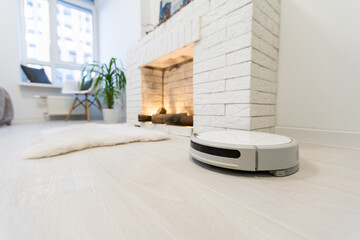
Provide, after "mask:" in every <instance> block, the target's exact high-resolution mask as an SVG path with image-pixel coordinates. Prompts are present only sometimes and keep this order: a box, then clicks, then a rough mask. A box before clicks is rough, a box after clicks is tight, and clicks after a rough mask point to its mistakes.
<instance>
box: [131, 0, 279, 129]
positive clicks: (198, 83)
mask: <svg viewBox="0 0 360 240" xmlns="http://www.w3.org/2000/svg"><path fill="white" fill-rule="evenodd" d="M279 26H280V0H194V1H193V2H191V3H190V4H189V5H187V6H186V7H184V8H183V9H182V10H181V11H180V12H178V13H177V14H176V15H174V16H173V17H171V18H170V19H169V20H168V21H167V22H165V23H163V24H162V25H160V26H159V27H157V28H156V29H155V30H154V31H153V32H151V33H149V34H148V35H147V36H145V37H144V38H143V39H142V40H141V41H140V42H139V43H138V44H137V45H136V46H135V47H134V48H133V49H132V50H130V51H129V53H128V63H127V79H128V85H127V121H128V123H131V124H139V123H138V114H140V113H145V112H147V113H148V114H149V113H150V114H151V112H153V111H155V109H156V107H157V106H158V105H156V106H155V105H151V104H148V105H147V103H148V102H150V101H151V100H150V99H152V97H148V99H149V101H144V100H145V99H144V98H145V94H147V91H151V88H146V90H144V89H145V87H146V84H147V83H146V82H144V75H146V74H155V75H157V74H158V75H159V73H155V72H152V71H157V69H147V70H144V68H142V67H143V66H148V65H149V63H152V62H156V61H157V60H159V59H161V57H163V56H167V55H168V54H169V53H171V52H174V51H175V52H176V51H179V49H181V48H183V47H184V46H189V45H191V46H193V63H191V65H192V66H191V67H189V66H187V73H186V74H187V78H186V79H190V78H191V80H192V81H193V82H192V86H189V82H188V80H186V79H185V78H184V79H178V80H179V81H183V83H184V84H185V82H186V84H187V85H186V86H187V88H185V85H184V86H180V85H181V84H180V85H179V84H177V83H176V81H177V79H176V80H174V83H173V85H172V86H175V88H174V89H173V91H171V92H176V93H177V94H180V95H184V94H188V95H189V93H193V96H192V100H193V105H192V106H190V103H191V102H190V100H189V99H190V97H188V99H186V100H187V103H185V101H184V102H181V103H179V104H178V105H181V106H184V107H185V108H188V109H192V110H193V114H194V131H195V132H200V131H205V130H213V129H243V130H257V131H267V132H273V131H274V126H275V124H276V111H275V109H276V108H275V107H276V106H275V105H276V89H277V83H276V82H277V62H278V49H279ZM191 71H192V73H193V75H192V76H190V75H189V73H191ZM184 74H185V73H184ZM160 76H161V75H159V77H160ZM169 76H171V73H170V72H168V73H167V75H166V77H169ZM163 77H164V76H163ZM153 79H154V84H152V86H155V85H156V81H158V82H160V81H159V80H157V79H156V78H153ZM190 85H191V84H190ZM168 86H170V85H168ZM163 87H164V86H162V88H163ZM176 87H179V89H176ZM180 88H182V89H187V90H186V91H187V92H186V93H181V92H179V91H180ZM156 91H157V90H154V92H152V93H151V94H155V95H156V94H160V92H159V91H158V92H157V93H156ZM161 94H163V95H164V93H161ZM146 96H148V95H146ZM162 97H165V98H166V97H169V96H162ZM172 99H177V98H176V96H174V97H172ZM153 100H155V101H157V102H158V103H161V101H160V98H159V97H154V98H153ZM186 104H188V106H186ZM168 108H174V107H173V106H168ZM144 109H146V110H144ZM174 111H175V110H174Z"/></svg>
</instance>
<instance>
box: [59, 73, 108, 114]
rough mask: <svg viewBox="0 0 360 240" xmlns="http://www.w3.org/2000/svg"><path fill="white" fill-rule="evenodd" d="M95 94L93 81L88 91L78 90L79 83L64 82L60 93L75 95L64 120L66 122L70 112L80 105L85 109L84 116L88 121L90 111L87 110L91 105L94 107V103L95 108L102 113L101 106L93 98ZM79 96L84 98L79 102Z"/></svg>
mask: <svg viewBox="0 0 360 240" xmlns="http://www.w3.org/2000/svg"><path fill="white" fill-rule="evenodd" d="M95 92H96V89H95V81H93V83H92V84H91V86H90V87H89V89H87V90H80V82H79V81H74V80H65V82H64V83H63V87H62V90H61V93H63V94H72V95H76V98H75V100H74V102H73V104H72V106H71V108H70V111H69V113H68V115H67V116H66V119H65V120H66V121H68V120H69V118H70V116H71V113H72V111H73V110H74V109H75V108H77V107H78V106H80V105H82V106H83V107H85V114H86V118H87V120H88V121H90V109H89V108H90V106H91V105H94V106H96V104H95V102H96V103H97V106H96V107H97V108H98V109H99V110H100V111H101V112H102V107H101V104H100V102H99V100H98V99H97V98H96V97H95ZM80 95H83V96H85V99H83V100H80V99H79V96H80ZM89 96H92V97H93V100H92V101H90V100H89ZM76 103H77V104H76Z"/></svg>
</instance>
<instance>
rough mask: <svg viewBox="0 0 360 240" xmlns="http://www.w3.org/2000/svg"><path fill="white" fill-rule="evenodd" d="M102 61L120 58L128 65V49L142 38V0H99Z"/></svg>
mask: <svg viewBox="0 0 360 240" xmlns="http://www.w3.org/2000/svg"><path fill="white" fill-rule="evenodd" d="M96 4H97V6H96V7H97V11H98V29H99V50H100V51H99V52H100V62H102V63H104V62H105V63H107V62H108V61H109V60H110V58H111V57H116V58H119V59H120V60H121V61H122V62H123V64H124V67H126V55H127V52H128V49H129V48H130V47H132V46H134V45H135V44H136V43H137V42H138V41H139V40H140V38H141V23H140V21H141V17H140V0H132V1H126V0H97V1H96ZM119 108H120V109H121V112H120V119H121V121H125V120H126V103H125V97H124V98H123V99H122V101H120V103H119Z"/></svg>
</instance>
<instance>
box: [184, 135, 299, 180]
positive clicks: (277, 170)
mask: <svg viewBox="0 0 360 240" xmlns="http://www.w3.org/2000/svg"><path fill="white" fill-rule="evenodd" d="M190 156H191V157H192V158H193V159H195V160H198V161H200V162H203V163H207V164H210V165H214V166H217V167H222V168H229V169H235V170H244V171H252V172H255V171H269V172H270V173H271V174H273V175H274V176H277V177H283V176H288V175H291V174H294V173H296V172H297V171H298V170H299V144H298V143H297V142H296V141H295V140H294V139H291V138H288V137H285V136H280V135H276V134H270V133H261V132H250V131H240V130H225V131H212V132H203V133H194V134H193V135H192V137H191V147H190Z"/></svg>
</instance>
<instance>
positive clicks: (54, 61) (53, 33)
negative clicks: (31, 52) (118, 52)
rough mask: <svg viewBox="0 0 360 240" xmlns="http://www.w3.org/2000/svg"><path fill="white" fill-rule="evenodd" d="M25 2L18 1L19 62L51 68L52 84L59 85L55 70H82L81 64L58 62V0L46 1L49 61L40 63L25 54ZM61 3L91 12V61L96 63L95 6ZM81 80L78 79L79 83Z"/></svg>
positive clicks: (78, 1) (77, 0)
mask: <svg viewBox="0 0 360 240" xmlns="http://www.w3.org/2000/svg"><path fill="white" fill-rule="evenodd" d="M25 1H27V0H18V2H19V10H20V11H19V12H20V14H19V22H20V34H19V42H20V62H21V64H23V65H28V64H35V65H42V66H49V67H51V75H52V76H51V78H52V83H53V84H55V85H61V84H59V83H58V82H57V77H56V69H57V68H66V69H71V70H82V66H83V64H79V63H70V62H64V61H61V60H60V56H59V54H58V52H59V47H58V35H57V7H56V4H57V1H58V0H48V1H49V21H50V23H49V26H50V29H49V31H50V61H49V62H46V61H40V60H36V59H29V58H27V52H26V32H25V31H26V30H25V18H24V16H25V7H24V4H25ZM61 1H63V2H66V3H69V4H72V5H75V6H78V7H80V8H84V9H87V10H89V11H91V12H92V19H93V21H92V30H93V61H98V59H99V44H98V25H97V23H98V19H97V13H96V5H95V3H93V4H91V3H87V2H85V1H82V0H61ZM80 80H81V79H79V81H80Z"/></svg>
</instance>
